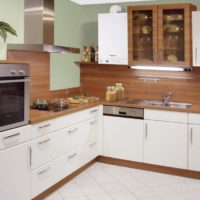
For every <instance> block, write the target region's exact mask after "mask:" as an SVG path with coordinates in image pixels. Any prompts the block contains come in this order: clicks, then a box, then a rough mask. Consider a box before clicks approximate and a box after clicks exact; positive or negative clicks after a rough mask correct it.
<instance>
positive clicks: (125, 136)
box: [104, 116, 143, 162]
mask: <svg viewBox="0 0 200 200" xmlns="http://www.w3.org/2000/svg"><path fill="white" fill-rule="evenodd" d="M104 156H108V157H113V158H119V159H125V160H131V161H138V162H142V161H143V120H140V119H130V118H122V117H112V116H104Z"/></svg>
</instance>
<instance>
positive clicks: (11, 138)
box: [0, 125, 31, 150]
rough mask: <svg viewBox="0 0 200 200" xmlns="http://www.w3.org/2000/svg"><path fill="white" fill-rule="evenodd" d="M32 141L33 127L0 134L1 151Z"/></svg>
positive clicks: (28, 126) (24, 127) (29, 126)
mask: <svg viewBox="0 0 200 200" xmlns="http://www.w3.org/2000/svg"><path fill="white" fill-rule="evenodd" d="M30 139H31V125H27V126H22V127H19V128H15V129H11V130H8V131H3V132H1V133H0V150H2V149H6V148H8V147H12V146H15V145H17V144H20V143H23V142H25V141H28V140H30Z"/></svg>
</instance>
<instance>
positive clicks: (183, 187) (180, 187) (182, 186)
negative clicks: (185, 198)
mask: <svg viewBox="0 0 200 200" xmlns="http://www.w3.org/2000/svg"><path fill="white" fill-rule="evenodd" d="M172 188H173V190H175V191H176V192H178V193H180V192H188V191H191V190H193V187H192V186H190V185H189V184H187V183H175V184H173V185H172Z"/></svg>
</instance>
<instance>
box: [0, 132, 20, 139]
mask: <svg viewBox="0 0 200 200" xmlns="http://www.w3.org/2000/svg"><path fill="white" fill-rule="evenodd" d="M19 135H20V133H16V134H13V135H9V136H6V137H4V138H3V139H4V140H8V139H10V138H13V137H17V136H19Z"/></svg>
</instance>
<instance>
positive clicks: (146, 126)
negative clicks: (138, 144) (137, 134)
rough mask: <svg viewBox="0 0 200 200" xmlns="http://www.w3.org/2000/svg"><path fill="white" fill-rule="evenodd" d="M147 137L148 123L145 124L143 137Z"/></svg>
mask: <svg viewBox="0 0 200 200" xmlns="http://www.w3.org/2000/svg"><path fill="white" fill-rule="evenodd" d="M147 137H148V124H145V139H147Z"/></svg>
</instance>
